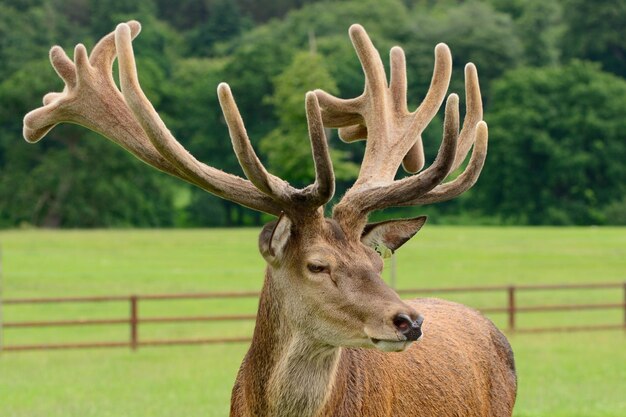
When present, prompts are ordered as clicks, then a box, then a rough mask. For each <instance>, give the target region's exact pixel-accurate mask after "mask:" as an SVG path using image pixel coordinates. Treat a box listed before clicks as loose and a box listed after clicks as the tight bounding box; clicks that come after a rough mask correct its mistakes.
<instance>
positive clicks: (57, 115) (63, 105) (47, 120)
mask: <svg viewBox="0 0 626 417" xmlns="http://www.w3.org/2000/svg"><path fill="white" fill-rule="evenodd" d="M140 28H141V27H140V25H139V23H138V22H134V21H131V22H128V24H124V25H123V29H122V30H123V31H124V32H125V33H124V36H125V41H128V43H130V40H131V38H133V37H135V36H136V35H137V34H138V33H139V31H140ZM131 52H132V50H131ZM115 55H116V42H115V34H114V33H112V34H109V35H107V36H105V37H104V38H103V39H102V40H101V41H100V42H98V44H97V45H96V47H95V48H94V51H93V52H92V54H91V58H87V51H86V49H85V48H84V46H82V45H77V47H76V49H75V56H74V62H72V60H70V59H69V58H68V57H67V55H66V54H65V52H64V51H63V50H62V49H61V48H60V47H58V46H56V47H53V48H52V49H51V51H50V60H51V62H52V66H53V67H54V69H55V70H56V72H57V73H58V74H59V76H60V77H61V78H62V79H63V81H64V82H65V88H64V90H63V92H62V93H49V94H46V96H45V97H44V100H43V101H44V106H43V107H40V108H38V109H35V110H33V111H31V112H30V113H28V114H27V115H26V116H25V117H24V138H25V139H26V140H27V141H29V142H36V141H38V140H40V139H41V138H43V137H44V136H45V135H46V133H48V131H50V130H51V129H52V128H53V127H54V126H55V125H57V124H58V123H63V122H69V123H75V124H79V125H82V126H85V127H87V128H88V129H91V130H93V131H95V132H98V133H100V134H102V135H103V136H105V137H107V138H108V139H110V140H112V141H113V142H116V143H117V144H119V145H120V146H122V147H124V148H125V149H127V150H128V151H130V152H131V153H132V154H134V155H135V156H136V157H138V158H139V159H141V160H142V161H144V162H146V163H147V164H149V165H152V166H154V167H155V168H157V169H159V170H161V171H164V172H167V173H169V174H171V175H173V176H175V177H178V178H181V179H183V180H185V181H188V182H190V183H192V184H195V185H197V186H199V187H201V188H204V189H205V190H207V191H210V192H213V193H215V194H217V195H219V196H221V197H223V198H226V199H229V200H232V201H235V202H238V203H240V204H243V205H245V206H248V207H250V208H252V209H255V210H259V211H263V212H266V213H270V214H275V215H278V214H280V213H281V211H282V208H281V207H280V206H279V205H278V204H277V203H276V202H275V201H274V200H273V199H271V198H270V197H268V196H266V195H265V194H263V193H261V192H260V191H259V190H257V189H256V188H255V187H254V185H252V183H250V182H249V181H247V180H244V179H243V178H239V177H237V176H234V175H230V174H227V173H225V172H222V171H219V170H217V169H214V168H209V169H207V171H209V174H212V176H211V177H210V176H209V175H206V176H204V177H201V178H200V177H198V176H194V175H192V174H195V173H190V172H187V171H185V170H182V169H181V168H180V166H177V165H175V164H173V163H172V162H171V161H170V160H168V159H167V158H165V157H164V156H163V155H162V154H161V153H160V152H159V150H157V148H156V147H155V146H154V145H153V144H152V142H151V140H150V138H148V137H147V135H146V132H145V131H144V129H143V128H142V126H141V125H140V124H139V123H138V122H137V119H136V117H135V115H134V114H133V112H132V111H131V109H130V108H129V106H128V104H127V102H126V101H125V100H124V97H123V96H122V94H121V93H120V91H119V90H118V88H117V86H116V85H115V83H114V81H113V77H112V74H111V69H112V62H113V59H114V57H115ZM157 117H158V116H157ZM179 146H180V145H179ZM181 148H182V147H181ZM183 151H184V149H183ZM184 153H186V151H184ZM205 167H206V166H205ZM203 169H204V167H203ZM209 177H210V178H211V179H212V182H211V183H209V182H208V181H207V180H208V179H209Z"/></svg>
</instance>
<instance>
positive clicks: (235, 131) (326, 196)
mask: <svg viewBox="0 0 626 417" xmlns="http://www.w3.org/2000/svg"><path fill="white" fill-rule="evenodd" d="M217 91H218V97H219V101H220V105H221V107H222V112H223V113H224V117H225V119H226V124H227V125H228V130H229V132H230V137H231V139H232V143H233V149H234V150H235V154H236V156H237V159H238V161H239V165H241V168H242V169H243V171H244V173H245V174H246V177H247V178H248V179H249V180H250V181H251V182H252V183H253V184H254V185H255V186H256V187H257V188H258V189H259V190H261V191H262V192H264V193H265V194H267V195H269V196H272V197H273V198H275V199H277V200H279V201H281V202H282V203H283V204H284V205H285V208H286V209H287V210H289V209H290V206H292V204H293V202H294V200H298V202H299V203H300V205H305V206H310V207H312V208H317V207H319V206H320V205H323V204H325V203H327V202H328V201H329V200H330V199H331V198H332V196H333V193H334V187H335V178H334V174H333V167H332V162H331V160H330V153H329V151H328V145H327V141H326V134H325V132H324V126H323V123H322V116H321V114H320V109H319V104H318V102H317V98H316V97H315V95H314V94H313V93H307V95H306V111H307V121H308V127H309V137H310V140H311V148H312V151H313V160H314V163H315V172H316V179H315V183H314V184H313V185H312V186H310V187H307V188H305V189H303V190H298V189H295V188H294V187H292V186H290V185H289V183H287V182H286V181H284V180H282V179H280V178H279V177H276V176H275V175H272V174H270V173H269V172H267V170H266V169H265V167H264V166H263V164H262V163H261V161H260V159H259V158H258V156H257V155H256V152H255V151H254V148H253V147H252V144H251V143H250V139H249V138H248V134H247V133H246V128H245V125H244V123H243V119H242V118H241V114H240V113H239V110H238V109H237V104H236V103H235V99H234V98H233V95H232V92H231V90H230V87H229V86H228V84H226V83H221V84H220V85H219V86H218V88H217ZM299 208H300V207H299ZM297 209H298V208H296V210H297Z"/></svg>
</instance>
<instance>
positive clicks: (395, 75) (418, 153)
mask: <svg viewBox="0 0 626 417" xmlns="http://www.w3.org/2000/svg"><path fill="white" fill-rule="evenodd" d="M389 67H390V70H391V71H390V72H391V75H390V81H389V89H390V91H391V97H392V103H393V107H394V110H395V111H396V113H399V114H405V115H406V114H408V113H409V109H408V107H407V103H406V97H407V79H406V57H405V56H404V50H403V49H402V48H400V47H398V46H394V47H393V48H391V51H390V53H389ZM424 162H425V159H424V145H423V144H422V135H417V138H416V140H415V143H414V144H413V146H412V147H411V149H409V151H408V152H407V154H406V155H405V156H404V158H403V159H402V167H403V168H404V170H405V171H407V172H410V173H412V174H415V173H417V172H419V171H420V170H421V169H422V168H424Z"/></svg>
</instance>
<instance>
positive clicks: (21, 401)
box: [0, 227, 626, 417]
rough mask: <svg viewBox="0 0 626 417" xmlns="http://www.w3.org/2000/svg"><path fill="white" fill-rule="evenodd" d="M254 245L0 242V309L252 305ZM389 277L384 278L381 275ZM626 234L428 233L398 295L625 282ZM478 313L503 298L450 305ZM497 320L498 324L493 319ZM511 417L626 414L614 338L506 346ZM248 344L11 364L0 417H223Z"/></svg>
mask: <svg viewBox="0 0 626 417" xmlns="http://www.w3.org/2000/svg"><path fill="white" fill-rule="evenodd" d="M256 238H257V231H256V230H190V231H158V230H141V231H137V230H128V231H60V232H59V231H10V232H3V233H0V240H1V243H2V249H3V269H4V297H6V298H13V297H30V296H36V297H40V296H67V295H94V294H102V295H105V294H106V295H108V294H122V295H125V294H130V293H138V294H142V293H162V292H188V291H189V292H197V291H215V290H257V289H259V288H260V285H261V281H262V274H263V267H264V263H263V260H262V259H261V257H260V255H258V253H257V249H256ZM385 274H386V275H388V270H387V271H386V272H385ZM625 279H626V229H623V228H622V229H620V228H478V227H476V228H474V227H426V228H425V229H424V230H423V231H422V232H420V234H419V235H418V237H416V238H414V240H413V241H411V242H409V243H407V244H406V245H405V246H404V247H403V248H402V249H401V250H400V251H399V252H398V287H400V288H409V287H440V286H454V285H482V284H509V283H517V284H523V283H570V282H593V281H595V282H604V281H624V280H625ZM446 298H449V299H454V300H458V301H461V302H464V303H466V304H469V305H472V306H476V307H481V306H483V307H485V306H496V305H504V303H505V301H506V298H505V295H504V294H498V293H491V294H490V293H486V294H473V295H446ZM622 300H623V294H622V292H620V291H619V290H584V291H573V292H571V291H562V292H558V293H553V292H529V293H525V294H520V296H519V304H521V305H533V304H544V303H576V302H578V303H588V302H621V301H622ZM255 308H256V300H254V299H250V300H226V301H221V300H220V301H218V300H201V301H167V302H165V301H151V302H148V301H146V302H142V304H141V305H140V313H141V314H142V315H143V316H145V317H147V316H157V315H187V314H217V313H222V314H228V313H251V312H254V311H255ZM127 314H128V305H126V304H124V303H121V304H115V303H113V304H96V305H94V304H90V305H86V304H67V305H59V304H54V305H39V306H18V305H13V306H5V307H4V319H5V320H6V321H21V320H42V319H46V320H47V319H68V318H95V317H101V318H105V317H126V316H127ZM492 319H493V320H494V321H495V322H496V323H497V324H499V325H501V326H503V325H504V323H505V322H504V319H505V318H504V317H503V316H502V315H493V316H492ZM622 320H623V311H620V310H601V311H592V312H583V311H570V312H567V313H541V314H539V313H533V314H523V315H521V316H520V317H519V325H520V326H539V325H542V326H543V325H575V324H581V323H583V324H591V325H593V324H603V323H614V324H618V323H621V322H622ZM251 328H252V323H225V324H219V325H215V324H190V325H186V324H185V325H183V324H164V325H149V324H146V325H143V326H142V327H141V329H140V334H141V337H142V338H143V339H149V338H157V337H167V338H173V337H206V336H245V335H248V334H249V333H250V331H251ZM127 338H128V329H127V328H126V327H125V326H91V327H84V328H83V327H71V328H49V329H28V330H26V329H6V330H5V332H4V340H5V343H6V344H21V343H39V342H51V343H55V342H57V343H58V342H72V341H75V342H79V341H95V340H119V341H124V340H127ZM510 340H511V343H512V345H513V348H514V351H515V354H516V359H517V365H518V373H519V383H520V387H519V394H518V401H517V405H516V411H515V415H516V416H518V417H531V416H532V417H535V416H537V417H538V416H545V417H548V416H550V417H561V416H562V417H566V416H567V417H577V416H580V417H595V416H597V417H600V416H602V417H605V416H615V417H618V416H624V415H626V395H625V394H624V393H626V335H625V334H624V332H622V331H606V332H586V333H572V334H541V335H527V334H516V335H513V336H510ZM245 351H246V346H245V345H243V344H234V345H219V346H187V347H158V348H144V349H140V350H139V351H138V352H136V353H131V352H129V351H128V350H126V349H107V350H74V351H46V352H28V353H6V354H2V355H1V356H0V416H2V417H39V416H42V417H43V416H45V417H90V416H94V417H96V416H97V417H107V416H112V417H113V416H115V417H124V416H128V417H143V416H146V417H147V416H150V417H169V416H189V417H195V416H223V415H227V414H228V406H229V396H230V389H231V386H232V383H233V381H234V378H235V375H236V372H237V369H238V366H239V363H240V361H241V358H242V357H243V355H244V353H245Z"/></svg>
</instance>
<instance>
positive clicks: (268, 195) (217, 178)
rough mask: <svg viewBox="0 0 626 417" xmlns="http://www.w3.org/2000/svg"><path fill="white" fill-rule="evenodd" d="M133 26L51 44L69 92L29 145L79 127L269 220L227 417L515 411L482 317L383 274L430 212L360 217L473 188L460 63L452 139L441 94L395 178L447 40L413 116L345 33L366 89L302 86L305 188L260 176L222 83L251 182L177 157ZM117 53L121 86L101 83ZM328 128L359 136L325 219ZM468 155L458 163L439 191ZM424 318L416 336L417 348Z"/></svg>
mask: <svg viewBox="0 0 626 417" xmlns="http://www.w3.org/2000/svg"><path fill="white" fill-rule="evenodd" d="M139 30H140V25H139V23H138V22H134V21H130V22H128V23H125V24H120V25H118V27H117V28H116V30H115V32H114V33H111V34H109V35H107V36H105V37H104V38H102V39H101V40H100V41H99V42H98V43H97V45H96V46H95V47H94V49H93V51H92V53H91V54H90V55H89V56H88V55H87V50H86V49H85V47H84V46H82V45H77V47H76V49H75V53H74V61H71V60H70V59H69V57H68V56H67V55H66V54H65V52H63V50H62V49H61V48H60V47H54V48H52V50H51V53H50V59H51V62H52V65H53V66H54V68H55V69H56V71H57V73H58V74H59V76H60V77H61V78H62V79H63V81H64V82H65V89H64V90H63V92H61V93H50V94H48V95H46V96H45V97H44V105H43V107H41V108H39V109H36V110H33V111H31V112H30V113H29V114H27V115H26V116H25V118H24V137H25V138H26V139H27V140H28V141H31V142H36V141H38V140H39V139H41V138H42V137H43V136H44V135H45V134H46V133H47V132H48V131H49V130H50V129H52V128H53V127H54V126H55V125H56V124H58V123H61V122H71V123H76V124H80V125H83V126H85V127H87V128H89V129H92V130H94V131H96V132H99V133H101V134H103V135H105V136H107V137H108V138H109V139H111V140H113V141H114V142H116V143H118V144H119V145H121V146H123V147H124V148H125V149H127V150H128V151H129V152H131V153H133V154H134V155H135V156H137V157H138V158H140V159H142V160H143V161H145V162H146V163H148V164H150V165H152V166H154V167H156V168H158V169H160V170H162V171H165V172H167V173H169V174H171V175H173V176H176V177H178V178H181V179H183V180H185V181H187V182H190V183H192V184H194V185H197V186H198V187H200V188H202V189H204V190H206V191H208V192H210V193H213V194H216V195H218V196H220V197H222V198H225V199H228V200H231V201H234V202H237V203H239V204H242V205H245V206H247V207H250V208H253V209H256V210H259V211H263V212H265V213H269V214H273V215H277V216H279V215H280V217H279V219H278V220H277V221H276V222H273V223H270V224H269V225H267V226H266V227H265V229H264V230H263V232H262V233H261V237H260V241H259V249H260V252H261V254H262V255H263V256H264V258H265V260H266V261H267V264H268V268H267V273H266V278H265V283H264V287H263V292H262V295H261V300H260V304H259V313H258V318H257V325H256V328H255V331H254V336H253V341H252V345H251V346H250V350H249V351H248V354H247V355H246V358H245V359H244V361H243V363H242V365H241V369H240V371H239V375H238V377H237V381H236V384H235V387H234V388H233V396H232V403H231V416H233V417H237V416H241V417H243V416H245V417H252V416H256V417H330V416H333V417H342V416H346V417H347V416H366V417H379V416H422V417H426V416H432V417H435V416H437V417H446V416H459V417H460V416H464V417H472V416H495V417H504V416H510V415H511V413H512V409H513V403H514V401H515V393H516V379H515V369H514V362H513V356H512V352H511V349H510V346H509V344H508V342H507V340H506V338H505V337H504V336H503V335H502V334H501V333H500V332H499V331H498V330H497V329H496V328H495V327H494V326H493V324H492V323H491V322H489V321H488V320H487V319H485V318H484V317H482V316H481V315H480V314H478V313H477V312H475V311H473V310H471V309H469V308H467V307H463V306H460V305H458V304H454V303H449V302H445V301H439V300H428V299H425V300H413V301H407V302H404V301H402V300H400V298H399V297H398V295H397V294H396V293H395V292H394V291H393V290H391V289H390V288H389V287H387V286H386V285H385V283H384V282H383V280H382V279H381V278H380V274H381V271H382V268H383V261H382V259H381V258H380V256H379V255H378V254H377V253H376V252H375V250H376V251H379V253H380V254H388V252H389V251H394V250H396V249H397V248H399V247H400V246H401V245H402V244H403V243H405V242H406V241H407V240H408V239H409V238H410V237H412V236H413V235H414V234H415V233H417V231H418V230H419V229H420V228H421V226H422V225H423V224H424V221H425V218H424V217H418V218H415V219H406V220H394V221H388V222H382V223H379V224H374V225H369V226H368V225H367V224H366V223H367V215H368V213H369V212H371V211H373V210H379V209H383V208H386V207H391V206H407V205H419V204H426V203H433V202H437V201H444V200H448V199H451V198H454V197H456V196H458V195H459V194H461V193H463V192H464V191H465V190H467V189H468V188H469V187H471V186H472V185H473V184H474V183H475V182H476V180H477V178H478V175H479V174H480V171H481V169H482V166H483V163H484V160H485V156H486V152H487V136H488V135H487V125H486V124H485V123H484V122H483V121H482V120H481V119H482V104H481V99H480V89H479V86H478V76H477V73H476V69H475V67H474V66H473V65H471V64H468V66H467V67H466V104H467V110H466V116H465V121H464V124H463V128H462V129H461V131H460V133H459V116H458V113H459V112H458V101H459V100H458V97H457V96H456V95H450V96H449V98H448V100H447V103H446V112H445V114H446V116H445V120H444V138H443V141H442V145H441V147H440V151H439V153H438V156H437V158H436V159H435V161H434V162H433V164H432V165H431V166H430V167H428V168H427V169H425V170H424V171H422V172H420V173H418V174H417V175H414V176H411V177H407V178H404V179H401V180H398V181H395V180H394V179H395V177H396V171H397V169H398V167H399V166H400V164H401V163H402V161H403V159H404V163H405V167H406V168H407V169H408V170H409V171H411V172H415V171H419V170H420V169H421V167H422V165H423V151H422V149H421V147H422V145H421V137H420V134H421V132H422V131H423V129H424V128H425V127H426V125H427V124H428V122H429V121H430V120H431V119H432V118H433V117H434V116H435V114H436V113H437V109H438V108H439V106H440V104H441V103H442V101H443V100H444V98H445V94H446V91H447V87H448V83H449V78H450V74H451V69H452V58H451V55H450V51H449V50H448V48H447V46H445V45H443V44H440V45H438V46H437V47H436V49H435V55H436V59H435V69H434V74H433V79H432V83H431V88H430V89H429V92H428V93H427V94H426V97H425V98H424V101H423V103H422V105H420V106H419V107H418V109H417V110H415V111H414V112H409V111H408V109H407V106H406V68H405V59H404V53H403V52H402V50H401V49H400V48H398V47H394V48H393V49H392V51H391V65H390V70H391V77H390V82H389V84H387V78H386V74H385V70H384V67H383V64H382V61H381V59H380V56H379V55H378V52H377V51H376V49H375V48H374V46H373V44H372V42H371V40H370V39H369V37H368V36H367V34H366V32H365V30H364V29H363V28H362V27H361V26H359V25H353V26H352V27H351V28H350V36H351V37H352V41H353V44H354V46H355V49H356V51H357V54H358V56H359V59H360V60H361V63H362V66H363V69H364V72H365V82H366V88H365V90H364V93H363V94H362V95H361V96H359V97H356V98H354V99H349V100H344V99H338V98H335V97H332V96H330V95H329V94H326V93H324V92H322V91H316V92H309V93H307V95H306V113H307V121H308V127H309V137H310V140H311V148H312V153H313V161H314V163H315V182H314V183H313V184H312V185H310V186H308V187H305V188H302V189H296V188H294V187H292V186H291V185H289V184H288V183H287V182H286V181H283V180H282V179H280V178H278V177H276V176H274V175H272V174H270V173H269V172H267V170H266V169H265V168H264V167H263V165H262V164H261V161H260V160H259V158H258V157H257V155H256V154H255V152H254V149H253V147H252V145H251V143H250V140H249V138H248V136H247V133H246V129H245V126H244V124H243V120H242V119H241V115H240V114H239V111H238V110H237V106H236V104H235V101H234V98H233V96H232V93H231V91H230V89H229V87H228V85H226V84H223V83H222V84H220V86H219V87H218V97H219V100H220V105H221V106H222V109H223V112H224V118H225V120H226V123H227V124H228V127H229V132H230V134H231V139H232V142H233V147H234V150H235V154H236V156H237V158H238V160H239V162H240V165H241V166H242V169H243V171H244V173H245V175H246V177H247V180H246V179H243V178H240V177H238V176H235V175H231V174H227V173H225V172H222V171H220V170H217V169H215V168H213V167H210V166H208V165H205V164H203V163H202V162H200V161H198V160H197V159H195V158H194V157H193V156H192V155H191V154H190V153H189V152H187V151H186V150H185V149H184V147H183V146H182V145H181V144H180V143H179V142H178V141H177V140H176V138H174V137H173V136H172V134H171V132H170V131H169V130H168V129H167V127H166V126H165V124H164V123H163V121H162V120H161V119H160V117H159V115H158V113H157V112H156V110H155V109H154V108H153V107H152V105H151V103H150V102H149V101H148V99H147V97H146V96H145V94H144V92H143V91H142V89H141V86H140V85H139V79H138V75H137V70H136V67H135V56H134V52H133V46H132V39H133V38H134V37H135V36H136V35H137V34H138V33H139ZM116 56H117V58H118V64H119V65H118V67H119V75H120V77H119V78H120V88H119V89H118V86H117V85H116V84H115V82H114V81H113V77H112V74H111V69H112V64H113V60H114V59H115V57H116ZM324 125H325V126H326V127H339V128H342V130H340V134H341V135H342V136H343V137H344V138H345V139H346V140H356V139H362V138H366V140H367V144H366V149H365V155H364V158H363V163H362V166H361V171H360V173H359V178H358V179H357V180H356V182H355V184H354V186H353V187H352V188H351V189H350V190H349V191H347V192H346V194H345V196H344V197H343V198H342V200H341V201H340V202H339V203H338V204H337V205H336V206H335V208H334V210H333V219H332V220H331V219H324V216H323V205H324V204H326V203H327V202H328V201H330V200H331V198H332V196H333V193H334V186H335V183H334V173H333V169H332V163H331V158H330V153H329V149H328V144H327V141H326V137H325V133H324V132H325V131H324ZM471 147H473V148H474V150H473V151H472V156H471V158H470V160H469V162H468V164H467V166H466V168H465V170H464V171H463V172H462V173H461V174H460V175H459V176H458V177H456V178H455V179H454V180H452V181H449V182H443V181H444V180H445V179H446V177H447V176H448V174H449V173H450V172H452V171H454V170H455V169H456V168H457V167H459V166H460V164H461V163H462V162H463V161H464V160H465V158H466V155H467V153H468V152H469V149H470V148H471ZM283 213H284V215H283ZM423 316H425V317H426V322H425V324H424V325H423V330H424V333H425V336H424V337H423V338H422V340H419V341H417V342H415V343H413V342H414V341H415V340H417V339H418V337H419V336H420V335H421V332H420V325H421V323H422V319H423ZM412 343H413V344H412ZM409 347H410V348H409ZM366 348H369V349H366ZM407 348H408V349H407ZM383 351H384V352H401V351H402V353H383Z"/></svg>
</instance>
